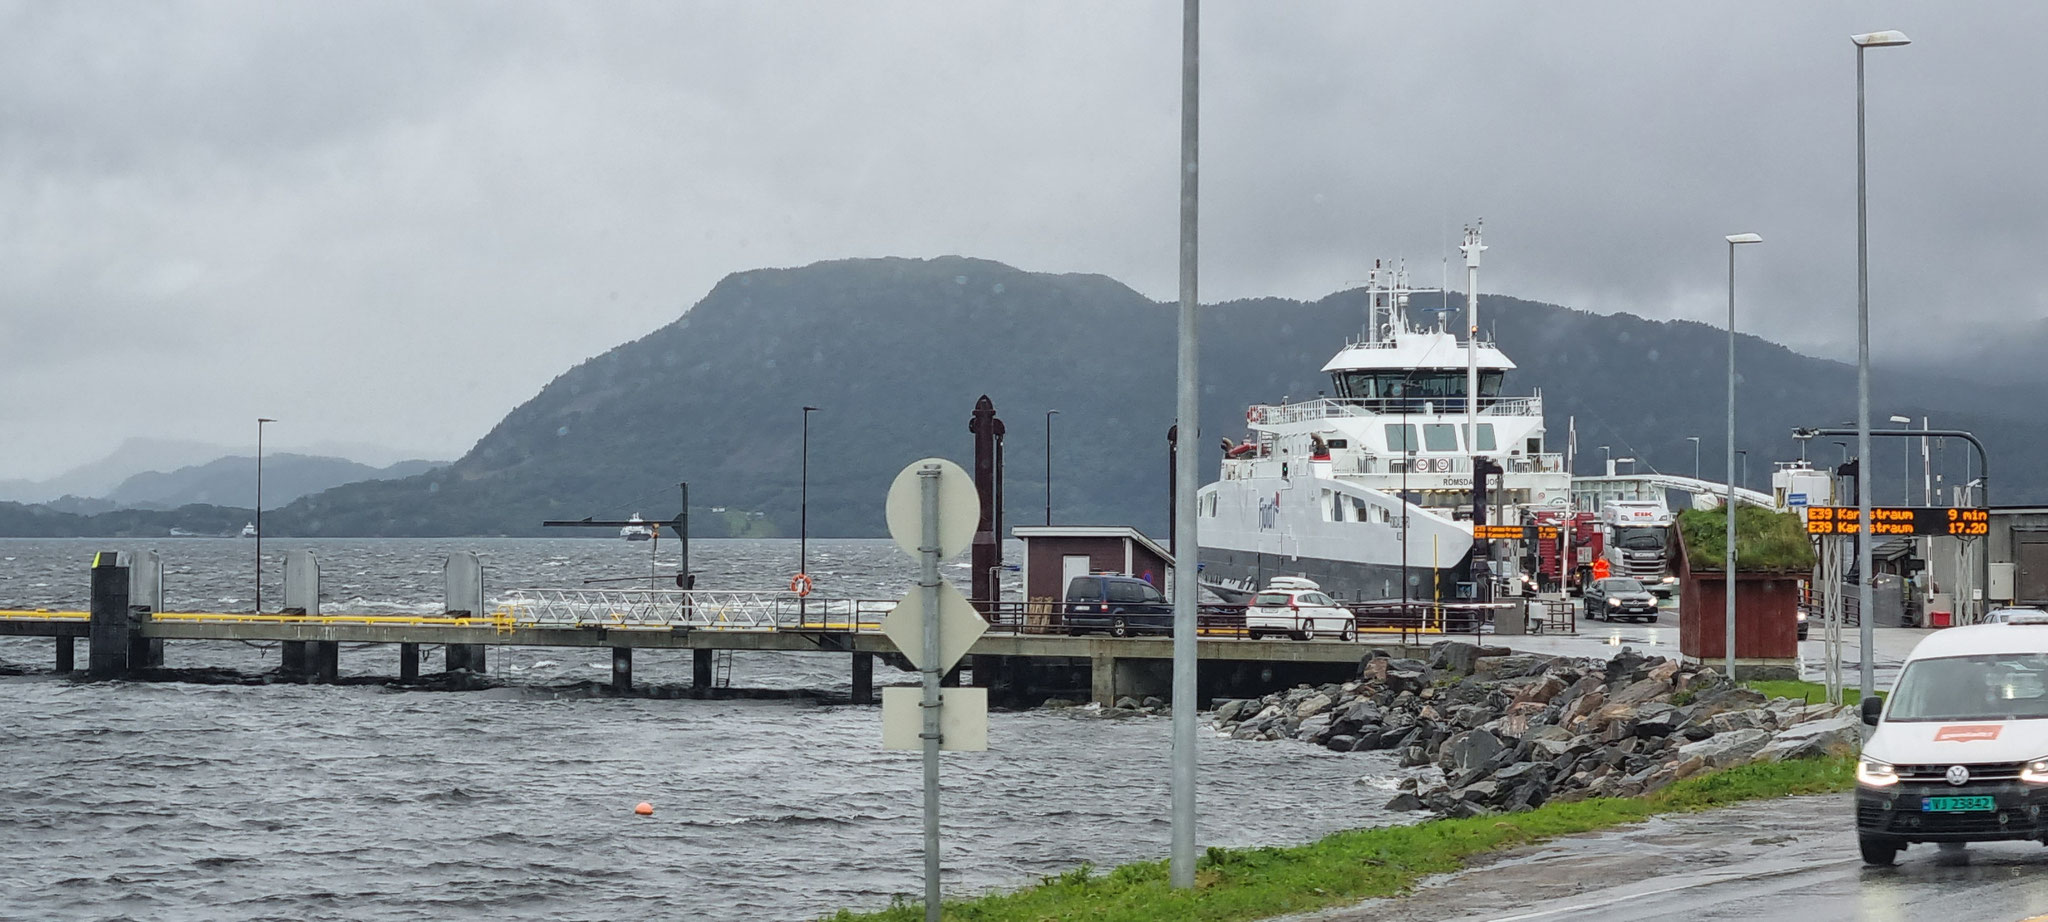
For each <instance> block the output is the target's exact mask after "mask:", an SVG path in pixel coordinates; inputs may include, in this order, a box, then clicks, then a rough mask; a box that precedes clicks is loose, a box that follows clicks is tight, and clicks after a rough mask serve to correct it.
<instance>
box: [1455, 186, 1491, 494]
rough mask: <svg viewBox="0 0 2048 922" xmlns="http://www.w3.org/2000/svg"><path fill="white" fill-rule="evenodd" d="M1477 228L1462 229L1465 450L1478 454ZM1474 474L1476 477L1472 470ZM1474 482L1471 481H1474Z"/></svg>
mask: <svg viewBox="0 0 2048 922" xmlns="http://www.w3.org/2000/svg"><path fill="white" fill-rule="evenodd" d="M1485 249H1486V247H1484V246H1482V245H1480V243H1479V228H1478V227H1477V226H1467V227H1466V228H1465V242H1464V244H1463V245H1461V246H1459V247H1458V252H1461V253H1463V254H1465V453H1466V454H1468V455H1472V456H1473V457H1475V458H1476V457H1478V455H1479V451H1478V449H1477V448H1475V447H1474V446H1476V445H1478V444H1479V442H1478V438H1479V254H1480V253H1481V252H1483V251H1484V250H1485ZM1474 476H1475V477H1476V476H1477V473H1476V472H1475V474H1474ZM1477 482H1478V481H1476V480H1475V481H1474V483H1477Z"/></svg>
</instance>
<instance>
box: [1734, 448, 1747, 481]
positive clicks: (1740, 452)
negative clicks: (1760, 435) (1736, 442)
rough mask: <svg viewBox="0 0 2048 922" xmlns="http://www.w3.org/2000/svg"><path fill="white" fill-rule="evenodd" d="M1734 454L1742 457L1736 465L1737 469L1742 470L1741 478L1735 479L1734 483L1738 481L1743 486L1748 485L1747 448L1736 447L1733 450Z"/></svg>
mask: <svg viewBox="0 0 2048 922" xmlns="http://www.w3.org/2000/svg"><path fill="white" fill-rule="evenodd" d="M1735 454H1736V455H1737V456H1739V457H1741V458H1742V463H1741V464H1740V465H1738V466H1737V469H1738V470H1740V471H1742V479H1740V480H1737V481H1735V482H1736V483H1739V484H1742V485H1743V486H1748V485H1749V449H1747V448H1738V449H1736V451H1735Z"/></svg>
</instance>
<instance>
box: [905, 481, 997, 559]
mask: <svg viewBox="0 0 2048 922" xmlns="http://www.w3.org/2000/svg"><path fill="white" fill-rule="evenodd" d="M930 465H936V466H937V467H938V471H939V556H940V557H952V556H954V555H956V554H958V553H960V552H961V551H964V550H967V546H968V545H970V544H973V543H974V527H975V526H976V525H979V524H981V499H980V497H977V496H975V495H974V480H973V479H972V478H970V477H968V476H967V472H966V471H964V470H962V469H961V468H960V465H958V464H954V463H953V462H951V461H948V460H946V459H944V458H926V459H924V460H922V461H912V462H910V465H909V466H908V467H905V468H904V469H903V470H902V472H901V473H898V474H897V475H896V482H895V483H892V484H890V485H889V501H888V504H887V506H886V507H885V511H886V513H887V515H888V518H889V537H891V538H895V539H896V546H897V547H900V548H902V549H903V552H904V553H906V554H909V555H910V556H912V557H916V556H917V549H918V548H919V547H921V546H923V544H924V507H923V496H922V493H921V492H920V491H921V489H922V488H921V487H920V486H919V485H918V482H919V480H920V479H921V478H920V477H919V476H918V471H921V470H924V469H925V468H926V467H927V466H930Z"/></svg>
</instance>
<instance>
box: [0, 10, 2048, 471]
mask: <svg viewBox="0 0 2048 922" xmlns="http://www.w3.org/2000/svg"><path fill="white" fill-rule="evenodd" d="M1204 15H1205V20H1204V36H1205V40H1204V51H1203V55H1204V59H1203V63H1204V71H1203V80H1204V84H1203V93H1204V96H1203V99H1204V108H1203V139H1204V148H1203V162H1202V167H1203V174H1202V175H1203V203H1204V207H1203V227H1202V239H1203V260H1204V262H1203V277H1202V286H1203V295H1204V298H1205V300H1218V299H1225V298H1235V297H1245V296H1255V295H1265V294H1279V295H1287V296H1292V297H1303V298H1313V297H1319V296H1321V295H1323V294H1327V293H1328V292H1330V291H1333V290H1336V289H1340V288H1344V287H1348V286H1351V285H1355V284H1357V283H1358V282H1359V281H1360V280H1361V279H1362V278H1363V277H1364V274H1365V272H1366V270H1367V268H1368V267H1369V265H1370V263H1371V260H1372V259H1374V258H1377V257H1392V258H1399V257H1405V258H1407V259H1408V260H1409V264H1410V266H1411V267H1412V268H1413V269H1414V271H1415V274H1416V275H1417V276H1418V277H1419V278H1421V279H1423V280H1434V279H1436V278H1438V277H1439V273H1440V272H1441V269H1442V264H1441V262H1440V260H1441V258H1442V256H1443V254H1444V252H1445V249H1446V247H1447V246H1448V245H1449V244H1451V243H1452V242H1453V241H1452V239H1451V238H1452V237H1454V236H1455V234H1456V232H1457V229H1458V227H1459V225H1460V224H1462V223H1463V222H1465V221H1467V220H1470V219H1472V218H1475V217H1479V216H1484V217H1485V218H1486V221H1487V226H1488V229H1489V237H1488V239H1489V243H1490V244H1492V246H1493V249H1492V251H1490V252H1489V253H1488V256H1487V262H1486V268H1485V272H1484V274H1483V276H1482V287H1483V288H1485V289H1486V290H1489V291H1500V292H1505V293H1511V294H1515V295H1518V296H1523V297H1531V298H1538V299H1543V300H1550V301H1555V302H1559V303H1564V304H1569V305H1573V306H1578V307H1584V308H1588V309H1593V310H1598V311H1605V312H1616V311H1629V312H1633V313H1637V314H1641V315H1644V316H1649V317H1686V318H1692V319H1698V320H1702V321H1707V322H1712V323H1717V324H1718V323H1719V318H1720V316H1721V311H1722V310H1724V309H1725V301H1724V299H1725V291H1724V289H1723V286H1724V285H1725V271H1726V264H1725V258H1726V253H1725V249H1724V246H1723V245H1722V244H1721V243H1720V240H1721V236H1722V235H1723V234H1727V233H1732V232H1736V231H1756V232H1758V233H1761V234H1763V235H1764V236H1765V237H1766V239H1767V243H1766V244H1765V245H1764V246H1763V247H1759V248H1755V249H1754V250H1753V251H1745V252H1744V253H1743V254H1742V257H1743V261H1744V262H1743V276H1742V285H1743V304H1744V318H1745V319H1744V321H1743V322H1744V324H1745V326H1746V327H1749V328H1750V329H1753V330H1755V331H1757V332H1760V333H1762V334H1764V335H1766V336H1768V337H1770V338H1773V339H1778V340H1780V341H1784V342H1787V343H1789V344H1791V345H1794V346H1795V347H1798V348H1802V349H1806V350H1809V351H1817V352H1822V353H1825V354H1830V355H1843V354H1847V352H1848V350H1849V349H1850V348H1851V343H1850V340H1849V337H1850V335H1851V333H1852V327H1851V325H1850V324H1851V320H1852V317H1853V305H1854V276H1853V271H1854V224H1853V222H1854V199H1853V193H1854V173H1853V156H1854V146H1853V145H1854V134H1853V131H1854V122H1853V108H1852V107H1853V91H1854V83H1853V80H1854V70H1853V67H1854V55H1853V51H1852V49H1851V47H1850V45H1849V43H1848V40H1847V36H1848V35H1849V34H1850V33H1851V32H1856V31H1864V30H1868V29H1876V28H1898V29H1902V30H1905V31H1907V32H1908V33H1909V34H1911V35H1912V36H1913V37H1914V39H1915V44H1914V45H1913V46H1911V47H1909V48H1904V49H1890V50H1885V51H1882V52H1873V53H1872V57H1871V60H1870V64H1871V68H1870V77H1871V102H1872V105H1871V114H1872V121H1871V134H1870V140H1871V160H1870V162H1871V179H1872V190H1873V195H1872V199H1871V231H1872V283H1873V296H1872V307H1873V311H1874V313H1875V314H1876V315H1877V317H1878V320H1879V323H1878V324H1877V329H1878V330H1879V333H1878V335H1877V336H1876V337H1875V339H1874V345H1875V347H1876V348H1877V350H1878V351H1879V353H1880V354H1892V353H1898V352H1901V351H1904V350H1906V349H1908V348H1925V347H1926V344H1927V343H1930V342H1934V343H1937V344H1941V345H1944V346H1946V347H1949V348H1964V347H1967V345H1968V343H1969V342H1970V340H1971V338H1972V337H1981V336H1982V335H1983V332H1982V331H1983V329H1984V328H1985V327H1987V326H1995V325H1997V324H2017V323H2020V322H2026V323H2029V324H2032V323H2033V322H2035V321H2036V320H2038V318H2040V317H2042V316H2043V315H2044V314H2048V305H2044V304H2043V299H2042V291H2041V286H2040V284H2039V283H2038V282H2036V281H2034V280H2033V279H2032V278H2031V276H2030V273H2029V272H2028V271H2027V270H2028V269H2029V268H2030V267H2031V265H2032V263H2033V262H2034V261H2035V259H2034V258H2033V257H2034V254H2035V253H2038V252H2039V251H2040V250H2041V249H2042V246H2043V242H2044V241H2043V238H2044V236H2048V228H2044V227H2043V223H2042V222H2043V220H2044V219H2043V217H2042V214H2043V210H2042V209H2041V208H2040V207H2039V206H2040V203H2041V201H2042V200H2043V197H2044V196H2043V192H2044V189H2043V182H2044V180H2043V178H2042V176H2041V174H2040V171H2039V170H2038V169H2036V168H2035V164H2036V163H2037V162H2038V161H2039V160H2040V157H2041V153H2042V146H2043V143H2042V142H2043V140H2044V138H2043V133H2044V131H2048V127H2044V126H2048V117H2044V116H2048V112H2044V111H2043V109H2044V107H2048V102H2044V101H2043V99H2042V97H2041V95H2040V94H2038V93H2036V92H2034V89H2035V88H2036V87H2038V86H2039V85H2040V84H2041V82H2042V74H2041V65H2040V64H2039V63H2038V58H2037V56H2036V55H2035V54H2034V49H2032V47H2031V46H2030V43H2029V42H2030V38H2031V36H2034V35H2039V34H2041V33H2042V31H2043V26H2048V9H2044V8H2042V7H2040V6H2038V5H2035V4H2028V3H2019V2H2008V3H1993V4H1970V5H1950V4H1932V3H1847V2H1837V3H1823V4H1774V3H1741V4H1712V5H1693V6H1686V7H1673V6H1669V5H1645V4H1638V3H1622V2H1604V3H1595V2H1564V3H1545V4H1523V3H1508V2H1504V0H1503V2H1488V3H1477V4H1466V5H1460V6H1443V5H1424V4H1414V5H1391V4H1372V5H1367V4H1356V3H1348V2H1335V0H1330V2H1305V3H1292V4H1284V5H1279V4H1227V3H1211V4H1209V5H1208V6H1207V9H1206V10H1205V14H1204ZM1178 68H1179V5H1178V4H1173V3H1151V4H1097V3H1080V2H1069V3H1041V2H1014V3H1000V4H951V3H941V2H936V0H932V2H893V3H865V4H836V3H823V2H818V3H804V4H798V3H776V4H756V3H739V2H723V3H709V2H705V3H683V4H677V3H605V4H585V3H569V2H559V3H540V2H535V3H524V4H484V3H434V4H425V5H422V4H409V3H355V2H348V3H341V2H326V3H297V4H285V5H279V4H259V3H218V4H185V3H162V4H160V3H114V2H101V3H82V4H48V3H18V4H5V5H0V203H4V207H0V265H4V266H6V267H7V271H5V272H4V273H0V336H5V337H6V343H7V347H8V348H9V349H10V350H12V351H13V352H19V353H22V354H24V355H25V356H26V357H27V359H26V360H25V361H17V362H14V363H11V364H10V365H9V366H8V367H0V391H4V392H5V393H7V394H8V395H9V399H8V400H7V401H6V405H5V406H4V407H0V424H4V426H5V427H6V429H7V430H8V433H9V434H10V435H12V436H17V437H19V438H20V439H23V440H26V441H28V442H30V443H34V444H39V445H45V446H49V448H48V450H47V451H46V452H43V453H40V454H39V455H38V456H37V457H35V458H28V459H10V460H9V461H8V462H5V463H0V476H10V475H30V476H39V475H46V474H49V473H52V472H54V471H55V470H57V469H61V468H62V467H64V466H68V465H69V464H72V463H76V462H78V461H82V460H85V459H87V458H89V457H91V456H93V455H94V454H97V453H98V452H99V451H102V450H104V449H106V448H110V447H111V446H113V445H114V444H116V443H117V442H119V441H120V440H121V439H122V438H124V437H126V436H130V435H179V436H189V437H193V438H200V439H205V440H210V441H220V442H226V443H232V442H235V441H237V440H240V439H243V438H244V437H245V432H244V430H245V429H246V428H247V425H246V420H247V419H248V418H251V417H253V416H255V415H258V414H263V415H273V416H278V417H279V418H281V419H286V420H287V421H288V423H289V425H290V426H291V427H293V428H294V429H295V431H298V432H300V433H302V434H303V435H302V436H301V437H302V438H303V439H304V440H305V441H314V440H319V439H336V440H349V441H371V442H382V443H386V444H398V445H406V446H418V447H422V448H428V449H432V450H435V451H436V452H438V453H441V454H445V455H450V456H452V455H454V454H457V453H459V452H461V451H462V450H463V449H464V448H466V447H467V446H468V445H469V444H470V443H472V442H473V441H474V440H475V439H476V438H477V437H478V436H480V435H481V434H482V433H483V432H484V430H485V429H486V428H487V427H488V426H489V425H491V424H492V423H493V422H495V421H496V419H497V418H498V417H499V416H500V415H501V414H502V413H503V412H504V411H505V410H507V409H509V408H510V407H511V406H512V405H514V404H515V403H517V402H518V401H520V400H522V399H524V398H525V397H526V396H529V395H530V394H532V393H533V391H534V390H536V389H537V388H538V387H540V386H541V385H543V384H545V383H546V382H547V381H548V380H549V379H551V378H552V377H553V376H554V375H555V374H557V373H559V372H560V371H561V370H563V369H565V368H567V367H568V366H570V365H572V364H573V363H575V362H576V361H578V360H580V359H582V358H584V357H586V356H588V355H590V354H593V353H595V352H598V351H601V350H603V349H605V348H607V347H609V346H611V345H614V344H616V343H619V342H622V341H625V340H627V339H631V338H634V337H636V336H638V335H641V334H643V333H645V332H646V331H647V330H649V329H652V328H653V327H655V326H658V325H660V324H661V323H665V322H667V321H668V320H670V319H673V318H674V317H675V316H676V315H677V314H678V313H680V312H681V311H682V310H684V309H686V308H687V306H688V305H689V304H690V303H692V302H693V301H695V300H696V299H697V298H698V297H699V296H700V295H701V294H702V293H703V292H704V291H706V290H708V289H709V287H710V286H711V285H712V284H714V283H715V282H716V281H717V280H718V279H719V278H720V277H721V276H723V275H724V274H726V273H728V272H731V271H737V270H743V269H748V268H755V267H760V266H777V265H797V264H803V263H807V262H811V261H814V260H819V259H832V258H841V257H847V256H878V255H908V256H929V255H938V254H945V253H962V254H969V255H976V256H984V257H988V258H993V259H1001V260H1005V261H1008V262H1012V263H1014V264H1017V265H1019V266H1021V267H1024V268H1027V269H1035V270H1044V271H1061V272H1066V271H1076V272H1100V273H1104V274H1107V275H1110V276H1113V277H1116V278H1119V279H1122V280H1124V281H1127V282H1129V283H1131V284H1133V285H1135V286H1136V287H1138V288H1139V289H1140V290H1141V291H1144V292H1145V293H1147V294H1148V295H1151V296H1153V297H1157V298H1161V299H1171V298H1173V297H1174V296H1175V292H1174V284H1175V278H1176V269H1175V245H1174V233H1175V229H1174V221H1175V214H1176V195H1177V187H1176V176H1175V172H1174V161H1175V156H1176V153H1175V148H1176V144H1177V131H1178V120H1179V111H1178V110H1179V99H1178ZM1452 284H1453V285H1454V286H1456V285H1460V284H1461V280H1460V279H1458V278H1457V277H1456V276H1453V278H1452ZM1965 293H1967V296H1968V298H1969V303H1970V304H1971V305H1972V310H1973V313H1971V314H1969V315H1968V316H1966V317H1960V318H1953V319H1951V320H1949V321H1948V322H1945V323H1939V324H1930V323H1928V322H1927V318H1928V317H1929V314H1930V310H1931V309H1932V308H1933V307H1934V306H1944V307H1945V306H1948V305H1954V304H1956V303H1957V301H1958V298H1959V297H1960V296H1961V295H1963V294H1965ZM1973 327H1974V329H1972V328H1973ZM1903 329H1911V330H1912V331H1913V333H1912V336H1911V337H1910V338H1909V337H1907V336H1906V335H1903V334H1901V333H1900V332H1897V331H1899V330H1903ZM110 331H111V332H112V333H113V334H114V335H113V338H112V339H110V338H109V332H110ZM109 358H117V359H119V360H121V361H124V362H126V361H131V360H135V361H140V362H142V363H144V364H145V365H146V366H147V365H149V364H151V363H154V365H155V367H157V368H161V369H164V373H161V374H156V375H151V376H149V377H148V378H147V379H146V383H144V384H142V385H140V386H143V387H146V388H147V393H148V398H149V399H147V400H138V401H133V404H134V405H133V406H132V407H130V406H118V407H115V408H113V409H111V410H109V411H107V412H105V413H98V414H93V415H91V416H90V417H86V418H81V417H80V416H79V415H78V414H75V413H68V412H66V411H65V410H64V409H63V396H62V395H64V394H65V393H67V390H68V389H67V388H66V387H65V386H63V385H64V384H65V382H67V381H69V382H75V381H80V380H92V376H93V374H94V373H95V371H96V370H97V369H100V368H102V367H104V365H105V364H106V360H108V359H109ZM173 370H175V371H173ZM194 370H197V373H194ZM281 425H283V424H281ZM8 465H12V466H13V467H14V468H17V469H12V470H10V469H6V468H7V466H8Z"/></svg>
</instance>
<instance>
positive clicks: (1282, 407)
mask: <svg viewBox="0 0 2048 922" xmlns="http://www.w3.org/2000/svg"><path fill="white" fill-rule="evenodd" d="M1250 410H1251V412H1250V414H1249V421H1250V422H1252V423H1269V424H1280V423H1299V422H1307V421H1310V420H1317V419H1333V418H1343V417H1352V416H1396V415H1400V414H1403V413H1422V414H1429V413H1445V414H1462V413H1464V412H1465V398H1463V397H1443V398H1435V397H1319V398H1317V399H1315V400H1304V401H1301V402H1300V403H1283V404H1261V405H1254V406H1252V407H1251V408H1250ZM1479 415H1480V416H1542V415H1543V398H1541V397H1481V398H1479Z"/></svg>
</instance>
